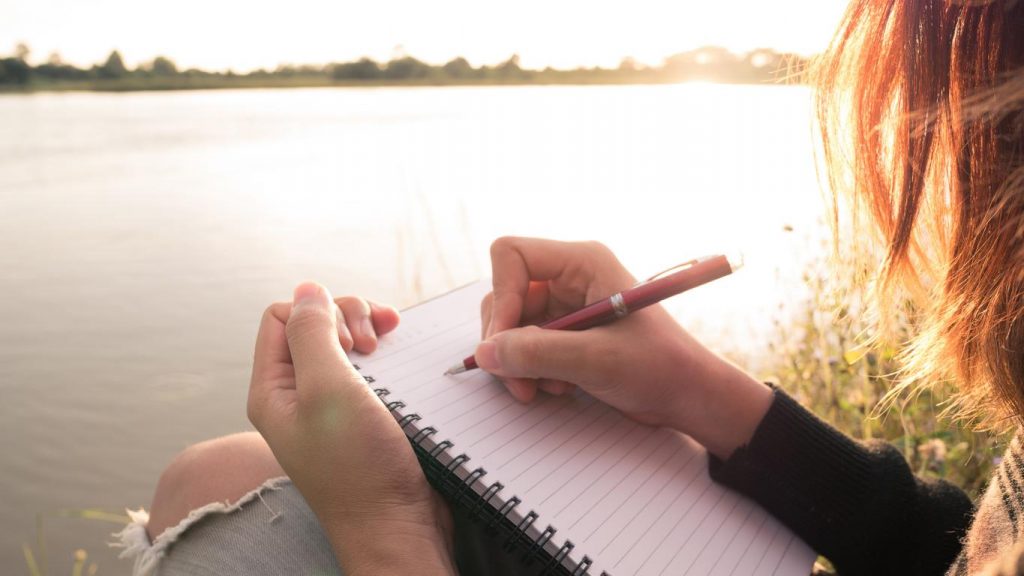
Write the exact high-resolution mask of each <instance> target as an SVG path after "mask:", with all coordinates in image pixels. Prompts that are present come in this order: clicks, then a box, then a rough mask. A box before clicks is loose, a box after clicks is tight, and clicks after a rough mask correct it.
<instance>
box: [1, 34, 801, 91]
mask: <svg viewBox="0 0 1024 576" xmlns="http://www.w3.org/2000/svg"><path fill="white" fill-rule="evenodd" d="M30 56H31V49H30V48H29V47H28V46H27V45H25V44H18V45H17V46H16V47H15V49H14V53H13V55H12V56H7V57H0V86H3V85H8V86H26V85H29V84H31V83H32V82H33V81H35V80H38V81H40V83H42V84H46V83H67V82H79V81H80V82H98V84H96V86H97V87H101V88H102V87H104V86H111V87H118V86H120V87H123V85H120V84H119V82H121V81H122V80H124V79H132V83H131V86H132V87H139V88H140V89H145V88H146V87H150V86H153V87H161V88H175V87H193V86H198V87H203V86H221V85H234V83H236V82H247V85H271V86H272V85H289V86H294V85H321V84H329V83H331V82H337V83H346V84H348V83H368V84H372V83H395V84H403V83H420V84H423V83H426V84H463V83H490V82H493V83H509V84H520V83H526V82H530V83H562V84H564V83H630V82H650V83H659V82H680V81H686V80H692V79H702V80H712V81H717V82H747V83H759V82H779V81H794V79H797V80H798V79H799V74H800V73H801V71H802V69H803V66H804V65H805V64H806V60H805V59H803V58H800V57H798V56H795V55H793V54H784V53H778V52H775V51H773V50H770V49H759V50H754V51H751V52H749V53H747V54H733V53H732V52H729V51H728V50H726V49H724V48H721V47H717V46H707V47H703V48H698V49H696V50H691V51H688V52H681V53H679V54H675V55H672V56H670V57H668V58H666V59H665V61H664V63H663V64H662V65H661V66H644V65H641V64H640V63H638V62H637V61H636V60H635V59H633V58H629V57H627V58H623V59H622V61H621V63H620V64H619V66H618V67H617V68H607V69H606V68H599V67H597V68H577V69H575V70H556V69H553V68H550V67H548V68H545V69H543V70H532V69H527V68H523V66H522V63H521V61H520V59H519V55H517V54H513V55H512V56H510V57H509V58H508V59H507V60H505V61H504V62H501V63H499V64H497V65H493V66H486V65H484V66H473V65H472V64H471V63H470V62H469V61H468V60H466V59H465V58H462V57H457V58H453V59H451V60H449V61H448V62H446V63H445V64H443V65H440V66H434V65H431V64H428V63H426V62H423V61H421V60H418V59H416V58H414V57H412V56H409V55H408V54H406V53H405V51H404V49H402V48H401V47H398V48H396V51H395V53H394V56H393V57H392V58H391V60H390V61H388V62H383V63H379V62H377V61H375V60H373V59H371V58H366V57H364V58H360V59H358V60H355V61H351V62H336V63H333V64H329V65H327V66H311V65H292V64H282V65H280V66H278V67H277V68H275V69H273V70H266V69H259V70H254V71H251V72H248V73H244V74H239V73H235V72H232V71H230V70H229V71H225V72H207V71H204V70H198V69H194V68H192V69H188V70H184V71H183V70H181V69H179V68H178V66H177V64H175V62H174V61H173V60H171V59H170V58H168V57H166V56H157V57H156V58H154V59H153V60H151V61H149V62H147V63H144V64H142V65H140V66H139V67H137V68H136V69H134V70H132V69H129V68H128V66H127V64H126V63H125V61H124V58H123V57H122V56H121V53H120V52H119V51H117V50H113V51H111V52H110V54H109V56H107V58H106V60H105V61H104V62H103V63H102V64H96V65H93V66H91V67H88V68H79V67H76V66H74V65H71V64H67V63H65V62H64V60H63V58H61V56H60V54H58V53H56V52H54V53H52V54H50V56H49V57H48V58H47V60H46V62H45V63H43V64H40V65H38V66H32V65H31V64H29V57H30Z"/></svg>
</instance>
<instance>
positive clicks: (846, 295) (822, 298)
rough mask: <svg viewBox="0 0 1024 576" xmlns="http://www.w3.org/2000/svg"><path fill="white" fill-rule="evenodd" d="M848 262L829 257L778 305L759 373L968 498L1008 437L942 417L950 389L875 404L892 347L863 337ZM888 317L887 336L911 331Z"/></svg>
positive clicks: (862, 315)
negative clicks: (800, 291) (795, 294)
mask: <svg viewBox="0 0 1024 576" xmlns="http://www.w3.org/2000/svg"><path fill="white" fill-rule="evenodd" d="M854 262H855V259H854V258H843V257H838V256H837V257H832V258H828V259H827V260H826V259H825V258H821V259H818V260H816V261H812V262H811V264H810V265H809V266H808V267H807V269H806V271H805V272H804V274H803V282H804V285H805V286H806V288H807V290H806V293H805V294H804V295H803V296H801V297H799V298H798V299H796V300H795V301H791V302H786V303H783V304H782V305H781V306H780V309H779V315H778V317H777V318H776V319H775V320H774V323H775V334H776V337H775V339H774V341H773V342H772V343H771V344H770V347H769V348H770V350H769V351H770V353H771V357H772V359H773V360H771V361H770V364H769V365H768V369H767V370H766V372H767V373H766V374H764V376H767V377H768V378H770V379H773V380H775V381H777V382H778V383H779V385H780V386H781V387H782V388H783V389H784V390H785V391H787V392H788V393H789V394H791V395H792V396H793V397H795V398H796V399H797V400H799V401H800V402H801V404H803V405H804V406H806V407H807V408H809V409H810V410H812V411H813V412H814V413H815V414H817V415H818V416H819V417H821V418H823V419H824V420H826V421H827V422H829V423H830V424H832V425H833V426H835V427H836V428H838V429H839V430H841V431H842V432H844V433H846V434H848V435H849V436H852V437H853V438H856V439H858V440H872V439H879V440H884V441H886V442H889V443H891V444H893V445H894V446H896V447H897V448H899V449H900V450H902V452H903V455H904V456H905V457H906V459H907V461H908V462H909V463H910V464H911V466H912V467H913V469H914V471H915V472H916V473H917V474H919V475H923V476H926V477H934V478H942V479H945V480H948V481H950V482H952V483H954V484H956V485H957V486H960V487H961V488H962V489H963V490H964V491H966V492H967V493H968V495H970V496H971V497H972V498H974V497H977V496H978V495H979V494H980V492H981V491H983V490H984V488H985V485H986V483H987V480H988V478H989V476H990V474H991V472H992V468H993V466H994V465H995V464H997V463H998V461H999V458H1000V454H1001V453H1002V450H1003V448H1004V447H1005V444H1006V442H1007V440H1008V438H1005V437H999V436H996V435H992V434H988V433H984V432H976V431H973V430H971V428H970V427H969V426H968V425H967V424H965V423H962V422H957V421H954V420H953V419H952V418H949V417H946V416H945V415H943V414H942V412H943V410H944V409H945V408H946V407H947V406H948V400H949V398H950V395H951V392H952V391H951V390H950V389H942V388H935V389H930V390H919V391H917V392H916V393H913V394H910V395H905V396H904V397H902V398H898V399H897V400H896V401H895V402H894V403H892V405H891V406H888V407H887V405H886V404H885V403H882V400H883V398H884V397H885V396H886V394H887V393H888V392H889V391H890V390H891V389H892V387H893V385H894V383H895V381H896V378H898V377H899V376H898V375H899V371H900V367H901V366H900V358H899V347H898V345H891V344H889V345H885V344H877V343H874V344H872V343H871V339H870V338H869V335H870V334H872V331H873V330H875V329H876V326H875V324H876V322H873V321H872V319H871V318H870V314H869V309H870V307H869V306H868V305H867V302H868V298H869V294H868V284H867V283H866V282H865V280H866V279H867V278H868V277H869V274H868V273H867V272H868V271H865V270H863V269H861V270H858V269H857V268H856V267H855V264H854ZM889 320H891V321H892V324H893V327H894V329H893V330H891V332H893V338H891V339H892V340H895V341H897V342H898V341H905V340H906V339H907V338H908V337H909V336H910V335H911V334H912V332H913V329H914V328H913V322H912V320H911V316H910V315H909V314H902V315H901V316H900V317H898V318H891V319H889Z"/></svg>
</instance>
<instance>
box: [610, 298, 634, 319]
mask: <svg viewBox="0 0 1024 576" xmlns="http://www.w3.org/2000/svg"><path fill="white" fill-rule="evenodd" d="M609 300H611V302H612V310H614V311H615V317H616V318H625V317H626V316H629V308H627V307H626V301H625V300H624V299H623V298H622V292H619V293H618V294H614V295H613V296H612V297H611V298H609Z"/></svg>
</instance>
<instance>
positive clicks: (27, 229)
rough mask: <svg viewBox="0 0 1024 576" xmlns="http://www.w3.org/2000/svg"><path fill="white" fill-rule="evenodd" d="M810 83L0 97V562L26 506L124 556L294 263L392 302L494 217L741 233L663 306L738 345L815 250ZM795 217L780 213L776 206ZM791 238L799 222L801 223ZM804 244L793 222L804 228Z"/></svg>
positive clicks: (633, 237)
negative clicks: (716, 264) (723, 255)
mask: <svg viewBox="0 0 1024 576" xmlns="http://www.w3.org/2000/svg"><path fill="white" fill-rule="evenodd" d="M809 98H810V93H809V92H808V91H807V90H806V89H803V88H793V87H737V86H714V85H685V86H656V87H557V88H549V87H526V88H472V89H464V88H426V89H379V90H292V91H238V92H233V91H229V92H200V93H172V94H159V93H145V94H126V95H105V94H41V95H31V96H3V97H0V319H2V321H0V398H2V402H0V469H2V471H3V472H2V474H0V494H2V496H0V572H3V573H14V574H17V573H25V572H27V570H26V569H25V563H24V560H23V559H22V551H21V545H22V543H34V542H35V526H36V524H35V521H36V517H37V515H38V514H44V515H46V516H45V523H44V530H45V537H46V548H47V553H46V557H47V558H48V561H49V564H50V568H51V573H54V574H69V573H70V565H71V556H72V553H73V551H74V550H75V549H77V548H84V549H86V550H87V551H88V552H89V555H90V558H93V559H96V560H97V561H98V562H99V563H100V574H127V573H128V565H127V564H126V563H123V562H118V561H115V560H114V555H113V553H111V552H110V551H108V550H106V547H105V544H104V543H105V542H106V541H107V540H108V537H107V534H108V533H109V532H110V531H111V528H112V525H106V524H101V523H97V522H94V521H87V520H81V519H66V518H58V517H55V516H54V513H56V512H57V511H59V510H61V509H65V508H88V507H99V508H104V509H111V510H123V509H124V508H125V507H129V506H130V507H138V506H143V505H144V506H147V507H148V505H149V499H150V496H151V494H152V490H153V487H154V485H155V481H156V478H157V476H158V474H159V472H160V470H161V469H162V467H163V466H164V465H165V464H166V463H167V461H168V460H169V459H170V458H171V457H172V455H173V454H174V453H176V452H177V451H179V450H180V449H182V448H183V447H185V446H186V445H188V444H190V443H193V442H196V441H199V440H202V439H205V438H209V437H212V436H216V435H221V434H226V433H230V432H234V431H237V430H241V429H246V428H248V423H247V421H246V419H245V395H246V387H247V385H248V373H249V363H250V358H251V347H252V343H253V340H254V336H255V331H256V326H257V324H258V321H259V318H260V314H261V312H262V310H263V308H264V307H265V306H266V304H268V303H269V302H271V301H273V300H276V299H282V298H287V297H288V296H289V294H290V290H291V287H292V286H293V285H294V284H295V283H297V282H299V281H302V280H304V279H317V280H320V281H321V282H323V283H325V284H326V285H327V286H329V287H330V288H331V289H332V290H333V291H334V292H335V293H336V294H339V295H340V294H343V293H354V294H362V295H365V296H368V297H372V298H374V299H377V300H380V301H384V302H390V303H393V304H396V305H398V306H408V305H410V304H413V303H415V302H416V301H418V300H420V299H423V298H425V297H429V296H432V295H435V294H438V293H440V292H443V291H445V290H447V289H449V288H452V287H454V286H457V285H459V284H462V283H465V282H468V281H471V280H473V279H476V278H478V277H480V276H481V275H486V274H487V273H488V270H489V262H488V260H487V249H488V245H489V243H490V242H491V240H492V239H494V238H495V237H497V236H499V235H502V234H518V235H538V236H547V237H555V238H563V239H601V240H603V241H604V242H605V243H607V244H609V245H610V246H611V247H612V248H613V249H615V250H616V251H617V252H618V253H619V254H620V258H621V259H622V260H623V261H624V262H625V263H626V264H627V266H628V267H629V268H630V269H631V270H633V271H634V273H635V274H637V275H638V276H644V275H649V274H652V273H655V272H658V271H659V270H660V269H662V268H665V267H668V266H669V265H672V264H674V263H676V262H678V261H681V260H683V259H686V258H689V257H693V256H698V255H702V254H704V253H708V252H720V251H725V250H733V249H740V250H743V251H744V253H745V255H746V259H747V263H748V266H747V268H746V269H745V270H744V272H743V273H742V274H737V275H736V276H734V277H731V278H728V279H726V280H724V281H721V282H718V283H716V284H715V285H713V287H710V286H709V287H705V288H704V289H701V290H698V291H695V292H693V293H691V294H687V295H684V296H682V297H680V298H677V299H676V300H674V301H673V302H672V303H671V306H670V308H672V309H673V311H675V312H676V313H678V314H679V315H680V317H681V318H683V319H684V320H685V321H686V322H687V325H688V326H690V327H691V328H692V330H693V331H694V332H696V333H698V334H700V335H701V336H703V337H705V338H706V339H707V340H708V341H710V342H711V343H712V344H714V345H716V346H719V347H721V348H723V349H727V350H730V351H733V352H736V353H738V354H743V355H749V356H750V357H751V358H753V359H754V360H755V361H756V358H757V355H758V350H759V349H761V348H763V346H764V342H765V339H766V338H768V337H769V336H770V333H769V330H768V328H767V326H768V320H769V319H770V317H771V314H773V311H774V310H775V305H776V304H777V303H778V302H779V301H780V300H783V299H785V298H789V297H792V290H793V289H794V287H795V284H794V282H793V281H792V279H794V278H797V277H798V276H799V271H800V267H801V264H802V263H803V262H804V261H806V260H807V259H808V258H810V257H811V255H812V254H813V253H814V252H815V249H814V248H811V247H807V243H806V240H805V239H806V238H807V237H808V236H809V235H813V234H814V230H816V222H817V219H818V216H819V213H820V212H821V208H820V200H819V191H818V187H817V184H816V178H815V173H814V166H813V159H812V146H811V142H812V139H811V129H810V106H809ZM787 224H788V225H792V226H793V227H795V229H796V232H795V233H786V232H784V231H783V227H784V226H785V225H787ZM801 239H803V240H801ZM812 244H813V243H812Z"/></svg>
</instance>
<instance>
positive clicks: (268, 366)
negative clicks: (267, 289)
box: [247, 302, 295, 428]
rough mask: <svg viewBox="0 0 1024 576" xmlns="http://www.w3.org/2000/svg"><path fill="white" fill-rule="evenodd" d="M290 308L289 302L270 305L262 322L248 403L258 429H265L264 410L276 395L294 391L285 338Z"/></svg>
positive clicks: (293, 380)
mask: <svg viewBox="0 0 1024 576" xmlns="http://www.w3.org/2000/svg"><path fill="white" fill-rule="evenodd" d="M291 308H292V305H291V303H290V302H277V303H274V304H271V305H270V306H269V307H268V308H267V309H266V311H264V312H263V319H262V320H261V321H260V328H259V333H258V334H257V336H256V349H255V353H254V355H253V362H252V378H251V380H250V383H249V399H248V403H247V410H248V416H249V420H250V421H251V422H252V423H253V424H254V425H255V426H256V427H257V428H262V427H263V425H264V423H265V422H264V419H265V418H266V417H268V416H269V414H268V413H267V410H266V409H265V408H266V407H267V406H269V405H270V403H271V397H272V396H273V395H274V393H275V392H277V391H279V390H284V389H294V385H295V379H294V374H295V373H294V369H293V368H292V356H291V352H289V350H288V338H287V336H286V335H285V323H287V322H288V315H289V314H290V313H291Z"/></svg>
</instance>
